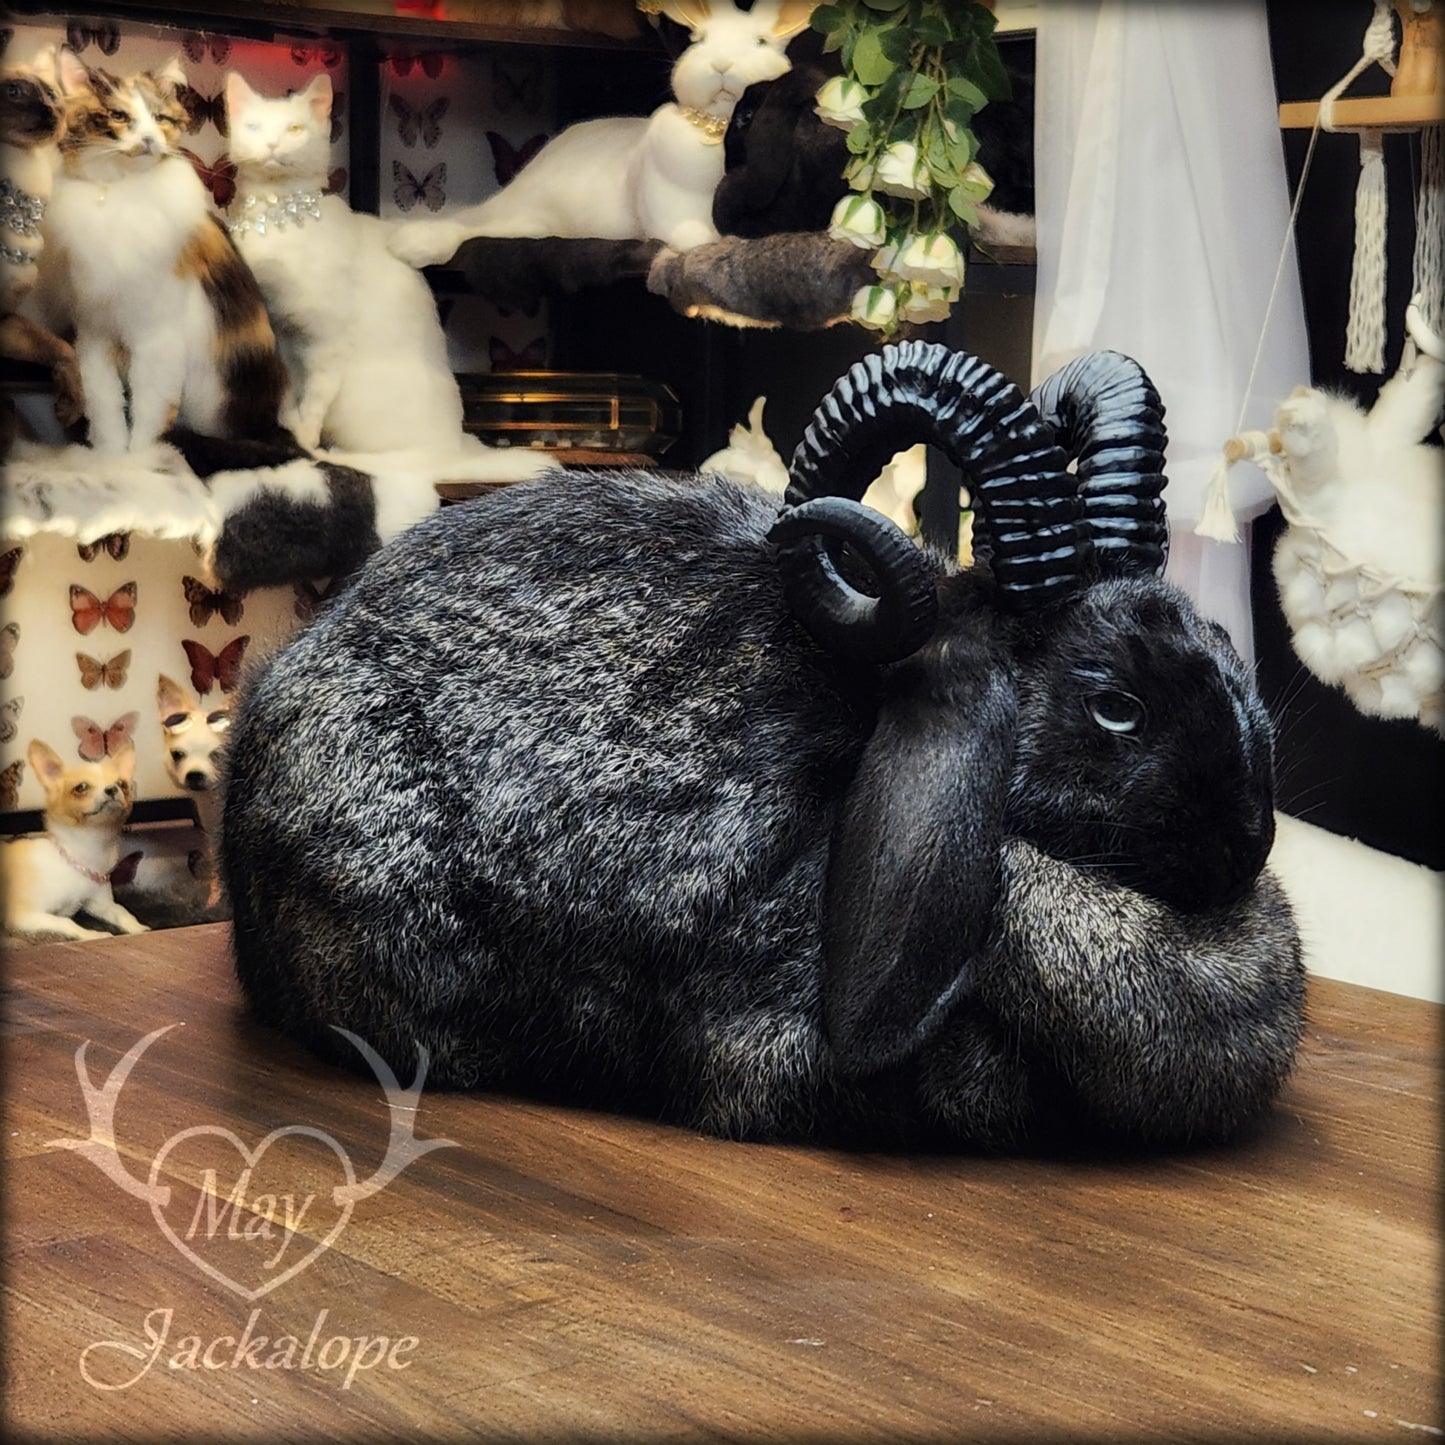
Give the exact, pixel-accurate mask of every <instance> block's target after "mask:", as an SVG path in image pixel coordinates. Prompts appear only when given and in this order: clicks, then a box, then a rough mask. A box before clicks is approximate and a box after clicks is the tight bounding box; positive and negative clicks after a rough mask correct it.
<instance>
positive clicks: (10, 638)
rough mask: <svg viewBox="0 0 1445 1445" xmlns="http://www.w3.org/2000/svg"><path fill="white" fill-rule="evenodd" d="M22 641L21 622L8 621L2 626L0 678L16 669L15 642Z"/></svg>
mask: <svg viewBox="0 0 1445 1445" xmlns="http://www.w3.org/2000/svg"><path fill="white" fill-rule="evenodd" d="M19 641H20V624H19V623H18V622H7V623H6V624H5V626H4V627H0V678H3V677H9V676H10V674H11V673H12V672H13V671H14V670H15V644H16V643H17V642H19Z"/></svg>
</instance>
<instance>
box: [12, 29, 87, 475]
mask: <svg viewBox="0 0 1445 1445" xmlns="http://www.w3.org/2000/svg"><path fill="white" fill-rule="evenodd" d="M53 82H54V61H53V57H52V56H50V55H47V56H44V57H42V58H41V59H40V60H38V61H37V62H36V63H35V64H34V65H29V66H22V65H6V66H5V67H4V68H3V70H0V354H3V355H5V356H6V357H8V358H9V359H11V360H12V361H32V362H38V363H39V364H40V365H42V366H46V367H49V369H50V373H51V376H52V379H53V381H54V385H55V410H56V415H57V416H58V417H59V419H60V421H61V423H62V424H63V425H66V426H69V425H70V424H71V423H72V422H75V421H79V419H80V418H81V417H82V416H83V415H84V414H85V403H84V394H83V390H82V387H81V382H80V367H79V365H78V363H77V362H76V359H75V352H74V351H73V350H72V349H71V347H70V346H69V344H68V343H66V342H64V341H62V340H61V339H60V337H58V336H57V335H55V333H54V332H53V331H50V330H48V329H47V328H46V327H44V326H41V325H40V324H39V323H38V322H36V321H34V320H32V319H31V318H30V317H28V316H21V315H19V314H18V312H17V310H16V308H17V307H18V306H19V305H20V303H21V302H22V301H23V300H24V299H25V298H26V296H28V295H29V294H30V292H31V291H32V290H33V289H34V286H35V283H36V280H37V279H38V278H39V275H40V266H39V261H40V252H41V250H42V248H43V247H44V244H45V237H44V234H43V231H42V224H43V221H44V217H45V210H46V207H47V206H48V205H49V203H50V196H51V191H52V190H53V188H54V183H55V172H56V169H57V167H58V166H59V164H60V152H59V149H58V147H57V144H56V143H57V141H58V140H59V138H60V135H61V134H62V132H63V130H64V125H65V120H64V114H63V112H62V110H61V107H60V97H59V96H58V94H57V93H56V90H55V87H54V84H53ZM7 450H8V448H7Z"/></svg>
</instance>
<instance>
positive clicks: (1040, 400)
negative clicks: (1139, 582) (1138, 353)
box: [1031, 351, 1169, 576]
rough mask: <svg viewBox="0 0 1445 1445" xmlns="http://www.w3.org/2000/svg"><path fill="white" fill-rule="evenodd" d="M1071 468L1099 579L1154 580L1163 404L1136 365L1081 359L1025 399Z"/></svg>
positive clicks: (1099, 355) (1112, 354) (1106, 354)
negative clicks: (1148, 575) (1050, 431)
mask: <svg viewBox="0 0 1445 1445" xmlns="http://www.w3.org/2000/svg"><path fill="white" fill-rule="evenodd" d="M1031 400H1032V401H1033V403H1034V405H1035V406H1036V407H1037V408H1038V411H1039V414H1040V416H1042V417H1043V419H1044V420H1045V421H1046V422H1047V423H1048V424H1049V425H1050V426H1051V427H1052V428H1053V429H1054V433H1055V435H1056V436H1057V438H1058V441H1059V445H1060V446H1062V447H1063V449H1064V451H1065V452H1066V453H1067V454H1068V456H1069V458H1070V459H1072V460H1074V461H1075V470H1076V472H1077V474H1078V485H1079V501H1080V503H1081V505H1082V507H1083V515H1082V518H1081V521H1082V523H1083V526H1084V528H1085V530H1086V532H1087V533H1088V536H1089V539H1090V541H1091V542H1092V544H1093V552H1094V562H1095V565H1096V566H1097V567H1098V570H1099V572H1100V574H1101V575H1103V576H1121V575H1125V574H1130V573H1132V574H1136V575H1137V574H1141V573H1159V572H1162V571H1163V570H1164V563H1165V560H1166V558H1167V557H1168V554H1169V528H1168V525H1167V523H1166V521H1165V515H1164V499H1163V497H1162V496H1161V495H1160V494H1161V493H1162V492H1163V490H1164V447H1165V444H1166V441H1167V433H1166V431H1165V428H1164V403H1163V402H1162V401H1161V400H1160V399H1159V393H1158V392H1157V391H1156V390H1155V389H1154V384H1153V383H1152V382H1151V381H1150V380H1149V378H1148V376H1146V375H1145V373H1144V369H1143V368H1142V367H1141V366H1140V365H1139V363H1138V362H1137V361H1134V360H1132V359H1131V358H1130V357H1127V356H1122V355H1120V354H1119V352H1117V351H1096V352H1093V353H1092V354H1090V355H1088V356H1081V357H1079V358H1078V359H1077V360H1075V361H1071V362H1069V364H1068V365H1067V366H1065V367H1063V368H1062V369H1060V370H1059V371H1057V372H1055V373H1054V375H1053V376H1051V377H1049V379H1048V380H1047V381H1045V382H1043V383H1042V384H1041V385H1040V386H1038V387H1037V388H1036V389H1035V391H1034V393H1033V396H1032V398H1031Z"/></svg>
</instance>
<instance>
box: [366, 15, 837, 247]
mask: <svg viewBox="0 0 1445 1445" xmlns="http://www.w3.org/2000/svg"><path fill="white" fill-rule="evenodd" d="M660 8H661V11H662V13H663V14H664V15H666V16H667V17H668V19H670V20H674V21H676V22H678V23H679V24H681V25H685V26H686V27H687V28H688V31H689V35H690V42H691V43H690V44H689V45H688V48H687V49H686V50H684V51H683V53H682V55H681V56H680V57H679V58H678V61H677V64H676V65H675V66H674V67H673V71H672V90H673V94H674V95H675V96H676V98H677V99H676V101H675V102H668V103H667V104H665V105H662V106H659V107H658V109H657V110H655V111H653V113H652V114H651V115H650V116H625V117H608V118H604V119H601V120H587V121H582V122H580V123H578V124H576V125H571V126H568V127H567V129H566V130H564V131H562V132H561V134H560V135H557V136H555V137H554V138H553V139H552V140H551V141H549V142H548V143H547V144H546V145H545V146H543V147H542V149H541V150H540V151H539V152H538V153H537V155H536V157H535V158H534V159H533V160H531V161H529V162H528V163H527V165H526V167H525V168H524V169H523V170H522V171H521V172H520V173H519V174H518V175H517V177H516V178H515V179H514V180H512V181H511V182H510V183H509V184H508V185H506V186H504V187H503V188H502V189H501V190H500V191H498V192H497V193H496V194H495V195H493V196H490V197H488V198H487V200H485V201H483V202H482V203H481V204H480V205H477V206H473V207H471V208H470V209H468V210H464V211H461V212H458V214H457V215H456V216H454V217H450V218H446V219H440V220H435V221H414V222H411V223H410V224H408V225H404V226H402V227H401V228H400V229H398V231H397V232H396V234H395V235H394V236H393V238H392V241H391V248H392V250H393V252H394V253H395V254H396V255H398V256H400V257H401V258H402V259H403V260H405V261H407V262H409V263H410V264H411V265H413V266H429V265H434V264H436V263H438V262H442V261H446V260H449V259H450V258H451V257H452V256H453V255H454V254H455V252H456V250H457V247H458V246H460V245H461V244H462V242H463V241H465V240H467V239H468V238H469V237H472V236H568V237H596V238H599V239H603V240H615V241H626V240H658V241H664V242H666V243H667V244H668V245H669V246H671V247H672V248H673V249H674V250H676V251H686V250H689V249H690V248H691V247H693V246H700V245H702V244H704V243H705V242H708V241H715V240H717V238H718V233H717V229H716V227H715V226H714V225H713V221H712V198H713V192H714V191H715V190H716V189H717V184H718V182H719V181H720V180H721V179H722V176H723V147H722V141H723V133H724V132H725V131H726V130H727V125H728V121H729V119H730V118H731V116H732V112H733V106H734V105H736V104H737V101H738V99H739V98H740V97H741V95H742V93H743V91H744V90H746V89H747V87H748V86H750V85H751V84H753V82H755V81H759V80H771V79H773V78H775V77H777V76H779V75H782V74H784V73H785V72H786V71H787V70H788V68H789V62H788V58H787V55H786V54H785V53H784V48H785V46H786V44H787V40H788V37H789V36H791V35H794V34H796V33H797V32H798V31H799V30H801V29H803V28H804V26H806V25H807V23H808V14H809V12H810V11H811V9H812V8H813V7H812V6H811V5H810V4H807V3H803V4H798V3H793V0H756V3H755V4H754V5H753V8H752V9H751V10H750V11H742V10H739V9H737V8H736V7H735V6H734V5H732V4H731V3H730V0H712V3H709V0H662V4H661V6H660Z"/></svg>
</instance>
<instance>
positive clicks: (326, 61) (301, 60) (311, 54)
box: [291, 40, 341, 70]
mask: <svg viewBox="0 0 1445 1445" xmlns="http://www.w3.org/2000/svg"><path fill="white" fill-rule="evenodd" d="M291 59H292V60H293V61H294V62H295V63H296V64H297V65H310V64H311V63H312V62H313V61H320V62H321V64H322V65H324V66H325V67H326V68H327V70H335V69H336V67H337V66H338V65H340V64H341V47H340V46H339V45H338V44H337V43H336V42H335V41H334V40H323V41H321V42H320V44H318V45H293V46H292V47H291Z"/></svg>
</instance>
